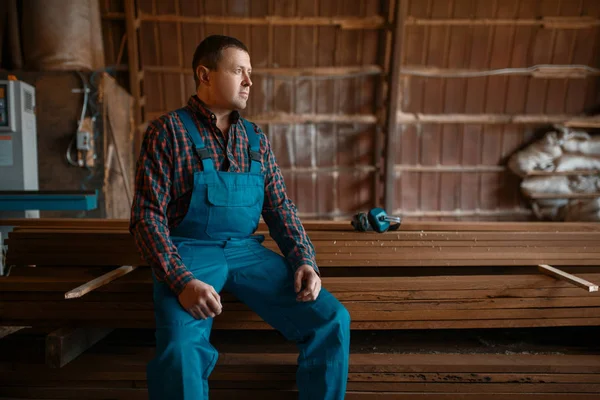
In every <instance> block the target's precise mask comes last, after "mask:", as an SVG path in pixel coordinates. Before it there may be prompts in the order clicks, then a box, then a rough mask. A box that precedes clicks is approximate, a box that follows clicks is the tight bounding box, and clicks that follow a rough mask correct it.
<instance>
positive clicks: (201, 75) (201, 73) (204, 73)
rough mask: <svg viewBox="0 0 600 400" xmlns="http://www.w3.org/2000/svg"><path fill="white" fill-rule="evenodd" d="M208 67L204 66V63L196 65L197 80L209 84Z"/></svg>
mask: <svg viewBox="0 0 600 400" xmlns="http://www.w3.org/2000/svg"><path fill="white" fill-rule="evenodd" d="M209 72H210V71H209V69H208V68H206V67H205V66H204V65H198V68H196V75H198V82H200V83H202V84H204V85H207V86H210V75H209Z"/></svg>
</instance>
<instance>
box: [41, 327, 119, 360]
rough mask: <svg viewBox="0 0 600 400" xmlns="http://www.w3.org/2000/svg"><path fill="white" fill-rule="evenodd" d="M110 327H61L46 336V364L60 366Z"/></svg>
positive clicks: (97, 340) (80, 352) (104, 335)
mask: <svg viewBox="0 0 600 400" xmlns="http://www.w3.org/2000/svg"><path fill="white" fill-rule="evenodd" d="M112 331H113V329H112V328H61V329H59V330H56V331H54V332H52V333H50V334H49V335H48V336H46V365H47V366H48V367H50V368H62V367H64V366H65V365H66V364H68V363H69V362H71V361H73V360H74V359H75V358H77V357H79V356H80V355H81V354H82V353H83V352H84V351H86V350H87V349H89V348H90V347H92V346H93V345H95V344H96V343H98V342H99V341H100V340H102V339H104V338H105V337H106V336H107V335H108V334H109V333H110V332H112Z"/></svg>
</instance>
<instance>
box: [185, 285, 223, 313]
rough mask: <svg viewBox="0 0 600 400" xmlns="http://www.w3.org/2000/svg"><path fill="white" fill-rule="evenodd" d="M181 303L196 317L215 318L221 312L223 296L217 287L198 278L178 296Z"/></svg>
mask: <svg viewBox="0 0 600 400" xmlns="http://www.w3.org/2000/svg"><path fill="white" fill-rule="evenodd" d="M178 299H179V304H181V306H182V307H183V308H184V309H185V310H186V311H187V312H189V313H190V314H192V316H193V317H194V318H196V319H206V318H209V317H210V318H214V317H215V316H217V315H219V314H221V311H222V310H223V306H222V305H221V296H219V294H218V293H217V291H216V290H215V288H213V287H212V286H211V285H208V284H206V283H204V282H202V281H200V280H198V279H194V280H192V281H190V282H188V284H187V285H185V288H184V289H183V291H182V292H181V293H180V294H179V296H178Z"/></svg>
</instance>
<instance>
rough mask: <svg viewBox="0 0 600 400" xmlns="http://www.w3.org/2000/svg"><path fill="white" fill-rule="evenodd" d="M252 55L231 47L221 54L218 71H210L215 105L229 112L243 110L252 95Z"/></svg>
mask: <svg viewBox="0 0 600 400" xmlns="http://www.w3.org/2000/svg"><path fill="white" fill-rule="evenodd" d="M251 72H252V66H251V65H250V55H249V54H248V53H246V52H245V51H244V50H241V49H238V48H236V47H229V48H227V49H225V50H223V51H222V52H221V61H219V65H218V67H217V70H216V71H210V76H211V78H210V79H211V85H210V88H211V92H212V97H213V99H214V102H215V105H217V106H219V107H221V108H224V109H228V110H243V109H244V108H246V102H247V101H248V96H249V95H250V86H252V81H251V80H250V73H251Z"/></svg>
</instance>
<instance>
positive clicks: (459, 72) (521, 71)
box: [400, 65, 600, 79]
mask: <svg viewBox="0 0 600 400" xmlns="http://www.w3.org/2000/svg"><path fill="white" fill-rule="evenodd" d="M400 73H401V74H402V75H404V76H420V77H427V78H475V77H486V76H498V75H500V76H506V75H517V76H531V77H533V78H543V79H566V78H573V79H585V78H587V77H590V76H597V75H600V70H599V69H597V68H592V67H589V66H587V65H534V66H532V67H524V68H500V69H469V68H437V67H428V66H421V65H408V66H403V67H402V70H401V71H400Z"/></svg>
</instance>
